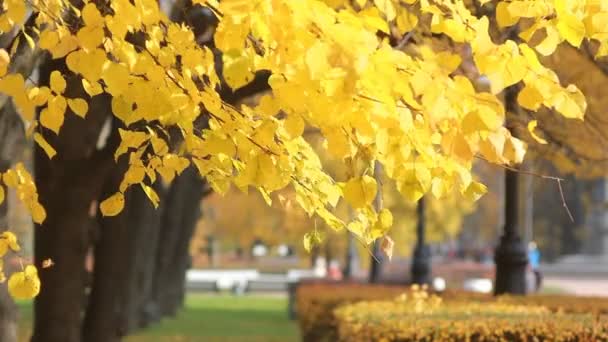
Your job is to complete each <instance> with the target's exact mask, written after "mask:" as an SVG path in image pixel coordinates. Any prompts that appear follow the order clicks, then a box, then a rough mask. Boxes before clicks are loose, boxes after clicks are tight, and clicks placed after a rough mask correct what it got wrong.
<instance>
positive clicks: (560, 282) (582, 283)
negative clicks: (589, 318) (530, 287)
mask: <svg viewBox="0 0 608 342" xmlns="http://www.w3.org/2000/svg"><path fill="white" fill-rule="evenodd" d="M543 286H545V287H547V288H555V289H560V290H563V291H565V292H567V293H571V294H575V295H578V296H602V297H608V278H604V277H602V278H581V277H578V278H577V277H567V276H547V277H546V278H545V279H544V281H543Z"/></svg>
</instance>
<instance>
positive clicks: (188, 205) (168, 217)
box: [152, 167, 206, 315]
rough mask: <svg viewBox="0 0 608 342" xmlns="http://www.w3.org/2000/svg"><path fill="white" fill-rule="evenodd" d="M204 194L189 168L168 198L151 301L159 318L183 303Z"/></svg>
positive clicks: (195, 172)
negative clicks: (186, 275) (159, 315)
mask: <svg viewBox="0 0 608 342" xmlns="http://www.w3.org/2000/svg"><path fill="white" fill-rule="evenodd" d="M205 192H206V190H205V186H204V185H203V182H202V181H201V179H200V177H199V176H198V173H197V171H196V169H194V168H193V167H190V168H188V169H186V170H185V171H184V172H183V173H182V174H181V175H180V176H179V177H177V179H175V181H174V183H173V184H172V186H171V189H170V190H169V193H168V194H167V198H166V200H165V202H166V208H165V212H164V214H163V220H162V226H161V231H160V240H159V242H160V243H159V249H158V253H157V255H156V270H155V273H154V276H155V278H154V280H153V284H154V285H153V297H152V301H153V302H154V305H158V307H159V310H160V314H161V315H174V314H175V313H176V311H177V309H178V308H179V307H180V306H181V305H182V303H183V297H184V281H185V273H186V270H187V269H188V267H189V264H190V251H189V249H188V245H189V243H190V238H191V237H192V234H193V232H194V229H195V227H196V222H197V220H198V218H199V217H200V203H201V199H202V198H203V196H204V194H205Z"/></svg>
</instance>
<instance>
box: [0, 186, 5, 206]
mask: <svg viewBox="0 0 608 342" xmlns="http://www.w3.org/2000/svg"><path fill="white" fill-rule="evenodd" d="M2 202H4V187H3V186H2V185H0V204H2Z"/></svg>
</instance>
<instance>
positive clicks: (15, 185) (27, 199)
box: [0, 163, 46, 223]
mask: <svg viewBox="0 0 608 342" xmlns="http://www.w3.org/2000/svg"><path fill="white" fill-rule="evenodd" d="M0 176H2V177H1V179H0V204H1V203H2V202H3V201H4V197H5V190H4V186H6V187H8V188H10V189H14V190H15V191H16V193H17V198H19V200H20V201H21V202H22V203H23V204H24V205H25V207H26V208H27V209H28V211H29V212H30V214H31V215H32V219H33V220H34V222H36V223H42V222H43V221H44V219H45V218H46V211H45V210H44V207H43V206H42V205H41V204H40V202H38V193H37V192H36V185H35V184H34V179H33V178H32V175H31V174H30V173H29V172H28V171H27V170H26V169H25V166H24V165H23V164H22V163H18V164H17V165H15V167H14V168H12V169H9V170H7V171H6V172H4V173H0ZM3 185H4V186H3Z"/></svg>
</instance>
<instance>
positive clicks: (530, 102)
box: [517, 84, 544, 111]
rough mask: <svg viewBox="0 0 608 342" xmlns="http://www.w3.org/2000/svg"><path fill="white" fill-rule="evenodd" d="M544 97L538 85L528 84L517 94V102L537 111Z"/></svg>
mask: <svg viewBox="0 0 608 342" xmlns="http://www.w3.org/2000/svg"><path fill="white" fill-rule="evenodd" d="M543 101H544V97H543V94H541V93H540V92H539V91H538V90H537V89H536V87H534V86H532V85H530V84H526V86H525V87H524V89H522V90H521V91H520V92H519V94H518V95H517V102H518V103H519V104H520V105H521V106H522V107H523V108H525V109H529V110H533V111H537V110H538V109H539V108H540V106H541V105H542V104H543Z"/></svg>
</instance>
